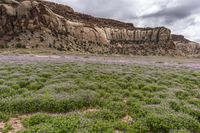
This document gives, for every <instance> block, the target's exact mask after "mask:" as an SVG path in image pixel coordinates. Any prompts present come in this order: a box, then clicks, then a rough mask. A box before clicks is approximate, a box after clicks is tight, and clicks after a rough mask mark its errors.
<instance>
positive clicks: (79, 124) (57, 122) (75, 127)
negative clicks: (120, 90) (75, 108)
mask: <svg viewBox="0 0 200 133" xmlns="http://www.w3.org/2000/svg"><path fill="white" fill-rule="evenodd" d="M40 116H41V115H40ZM44 122H45V123H44ZM24 123H25V125H29V127H30V128H29V129H28V130H26V131H24V132H25V133H26V132H49V131H50V132H57V133H63V132H114V128H113V125H112V124H111V123H109V122H105V121H104V122H103V121H100V120H99V121H94V120H90V119H85V118H84V117H80V116H79V115H70V116H66V117H49V118H48V119H47V117H46V116H41V117H39V116H34V117H31V118H29V119H26V120H25V121H24ZM46 127H49V129H47V128H46Z"/></svg>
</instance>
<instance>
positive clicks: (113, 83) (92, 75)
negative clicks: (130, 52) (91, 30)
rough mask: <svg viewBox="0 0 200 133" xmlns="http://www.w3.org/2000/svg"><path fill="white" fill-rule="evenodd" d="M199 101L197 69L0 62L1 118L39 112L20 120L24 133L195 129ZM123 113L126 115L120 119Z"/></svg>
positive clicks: (199, 122) (185, 132)
mask: <svg viewBox="0 0 200 133" xmlns="http://www.w3.org/2000/svg"><path fill="white" fill-rule="evenodd" d="M199 99H200V71H198V70H189V69H188V70H187V69H177V68H165V67H155V68H153V67H151V66H148V67H147V66H136V65H134V66H127V65H103V64H102V65H100V64H84V63H79V64H74V63H68V64H66V63H48V62H46V63H44V62H43V63H18V64H16V63H15V64H14V63H4V64H3V63H1V65H0V121H8V120H9V118H11V117H15V116H21V115H26V114H30V113H37V112H41V114H36V115H31V116H30V117H25V118H24V119H23V125H24V126H25V128H26V129H25V130H24V131H21V132H24V133H35V132H38V133H43V132H50V133H51V132H52V133H55V132H57V133H63V132H116V131H119V132H120V131H122V132H131V133H132V132H133V133H134V132H135V133H149V132H155V133H156V132H159V133H161V132H162V133H167V132H172V133H189V132H191V133H199V132H200V100H199ZM87 109H95V111H85V110H87ZM60 113H61V115H56V114H60ZM51 114H55V115H51ZM127 116H128V118H131V119H129V120H124V119H125V118H126V117H127ZM8 129H11V126H10V125H7V127H6V129H5V130H8Z"/></svg>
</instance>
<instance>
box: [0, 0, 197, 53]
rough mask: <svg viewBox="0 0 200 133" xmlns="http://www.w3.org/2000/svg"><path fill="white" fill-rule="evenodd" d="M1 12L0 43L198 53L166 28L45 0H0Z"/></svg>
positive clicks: (81, 49) (85, 49) (65, 48)
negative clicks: (153, 26) (91, 13)
mask: <svg viewBox="0 0 200 133" xmlns="http://www.w3.org/2000/svg"><path fill="white" fill-rule="evenodd" d="M0 15H1V16H0V47H1V48H26V49H31V48H38V49H45V48H52V49H57V50H59V51H71V52H73V51H79V52H82V53H85V52H89V53H100V54H132V55H192V54H199V53H200V46H199V45H198V44H196V43H191V41H180V40H179V41H177V40H176V38H174V37H173V36H172V35H171V31H170V29H168V28H165V27H157V28H140V27H135V26H134V24H130V23H124V22H120V21H117V20H111V19H104V18H95V17H93V16H90V15H85V14H82V13H78V12H75V11H74V10H73V9H72V8H71V7H69V6H66V5H61V4H56V3H52V2H48V1H38V0H36V1H34V0H27V1H23V0H20V1H19V2H17V1H14V0H4V1H3V2H1V3H0Z"/></svg>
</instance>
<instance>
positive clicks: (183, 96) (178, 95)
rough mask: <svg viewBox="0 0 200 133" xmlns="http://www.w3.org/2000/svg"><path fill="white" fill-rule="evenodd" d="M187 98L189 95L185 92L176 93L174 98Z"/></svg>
mask: <svg viewBox="0 0 200 133" xmlns="http://www.w3.org/2000/svg"><path fill="white" fill-rule="evenodd" d="M188 96H189V93H188V92H186V91H178V92H176V97H177V98H178V99H182V100H183V99H187V97H188Z"/></svg>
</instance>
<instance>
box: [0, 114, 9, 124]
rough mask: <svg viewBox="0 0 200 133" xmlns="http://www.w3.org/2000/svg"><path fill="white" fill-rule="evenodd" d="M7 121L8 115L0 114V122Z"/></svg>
mask: <svg viewBox="0 0 200 133" xmlns="http://www.w3.org/2000/svg"><path fill="white" fill-rule="evenodd" d="M8 119H9V115H7V114H5V113H2V112H0V122H1V121H7V120H8Z"/></svg>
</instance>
